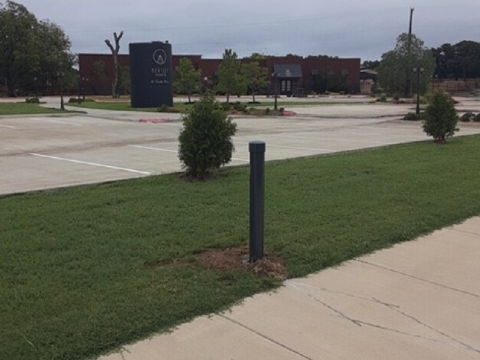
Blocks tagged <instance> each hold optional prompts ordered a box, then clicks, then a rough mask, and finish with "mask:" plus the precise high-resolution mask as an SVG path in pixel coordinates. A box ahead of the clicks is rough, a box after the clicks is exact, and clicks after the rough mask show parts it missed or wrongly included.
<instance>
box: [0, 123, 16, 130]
mask: <svg viewBox="0 0 480 360" xmlns="http://www.w3.org/2000/svg"><path fill="white" fill-rule="evenodd" d="M0 127H3V128H7V129H16V127H15V126H10V125H2V124H0Z"/></svg>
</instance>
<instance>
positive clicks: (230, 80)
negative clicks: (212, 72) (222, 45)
mask: <svg viewBox="0 0 480 360" xmlns="http://www.w3.org/2000/svg"><path fill="white" fill-rule="evenodd" d="M244 86H245V79H244V78H243V75H242V73H241V63H240V60H238V56H237V53H236V52H235V51H232V50H231V49H225V52H224V53H223V60H222V62H221V63H220V67H219V69H218V85H217V90H218V91H221V92H224V93H225V95H227V103H229V102H230V95H231V94H240V93H241V92H242V87H244Z"/></svg>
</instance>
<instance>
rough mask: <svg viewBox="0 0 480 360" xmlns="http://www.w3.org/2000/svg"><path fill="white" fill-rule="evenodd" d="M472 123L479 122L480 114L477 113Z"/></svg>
mask: <svg viewBox="0 0 480 360" xmlns="http://www.w3.org/2000/svg"><path fill="white" fill-rule="evenodd" d="M473 121H475V122H480V113H478V114H477V115H476V116H475V117H474V118H473Z"/></svg>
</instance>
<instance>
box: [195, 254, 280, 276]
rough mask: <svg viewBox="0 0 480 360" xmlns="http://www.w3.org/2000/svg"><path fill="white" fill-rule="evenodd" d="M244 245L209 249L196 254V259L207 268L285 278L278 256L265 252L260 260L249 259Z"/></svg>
mask: <svg viewBox="0 0 480 360" xmlns="http://www.w3.org/2000/svg"><path fill="white" fill-rule="evenodd" d="M249 258H250V257H249V251H248V249H247V248H246V247H241V248H228V249H210V250H207V251H204V252H202V253H200V254H198V255H197V261H198V262H199V263H200V264H201V265H203V266H205V267H206V268H208V269H215V270H225V271H231V270H247V271H251V272H253V273H254V274H255V275H258V276H260V277H271V278H275V279H279V280H285V279H286V275H287V272H286V266H285V261H284V260H283V259H281V258H280V257H278V256H275V255H271V254H268V253H265V256H264V258H263V259H262V260H258V261H256V262H254V263H251V262H250V261H249Z"/></svg>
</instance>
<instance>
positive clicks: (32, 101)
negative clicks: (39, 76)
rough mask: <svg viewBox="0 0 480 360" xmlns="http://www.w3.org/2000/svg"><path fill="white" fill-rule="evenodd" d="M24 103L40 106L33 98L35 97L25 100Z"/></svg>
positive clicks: (36, 99)
mask: <svg viewBox="0 0 480 360" xmlns="http://www.w3.org/2000/svg"><path fill="white" fill-rule="evenodd" d="M25 102H26V103H27V104H40V99H39V98H38V97H36V96H35V97H30V98H26V99H25Z"/></svg>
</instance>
